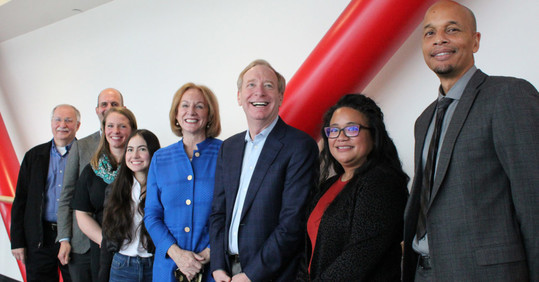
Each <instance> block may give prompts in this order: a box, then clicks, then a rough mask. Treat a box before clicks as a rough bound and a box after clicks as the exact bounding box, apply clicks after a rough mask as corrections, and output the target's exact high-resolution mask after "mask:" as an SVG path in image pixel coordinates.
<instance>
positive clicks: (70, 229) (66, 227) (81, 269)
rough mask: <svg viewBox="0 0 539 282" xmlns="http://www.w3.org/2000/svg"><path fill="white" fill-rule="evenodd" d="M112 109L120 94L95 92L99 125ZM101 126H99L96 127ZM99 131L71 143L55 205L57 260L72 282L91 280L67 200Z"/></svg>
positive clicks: (85, 245)
mask: <svg viewBox="0 0 539 282" xmlns="http://www.w3.org/2000/svg"><path fill="white" fill-rule="evenodd" d="M112 107H123V97H122V94H121V93H120V92H119V91H118V90H116V89H114V88H107V89H104V90H103V91H101V92H100V93H99V96H98V98H97V106H96V107H95V113H96V114H97V117H98V118H99V122H100V123H101V122H103V118H104V116H105V112H106V111H107V110H108V109H110V108H112ZM100 127H101V126H100ZM100 139H101V132H100V130H98V131H96V132H95V133H93V134H91V135H88V136H86V137H84V138H82V139H80V140H77V141H75V142H74V143H73V146H72V148H71V154H69V157H68V159H67V167H66V171H65V174H64V187H63V189H62V194H61V197H60V202H59V206H58V237H57V241H59V242H60V244H61V248H60V252H59V253H58V259H60V262H62V264H67V263H68V262H69V273H70V274H71V278H72V279H73V281H74V282H82V281H92V274H91V269H90V252H89V250H90V240H89V239H88V237H86V235H84V233H82V231H81V230H80V228H79V225H78V224H77V219H76V217H75V216H74V213H73V210H72V209H71V199H72V198H73V193H74V192H75V183H77V180H78V179H79V175H80V173H81V172H82V170H83V169H84V167H85V166H86V165H87V164H88V163H89V162H90V159H91V158H92V155H93V154H94V152H95V150H96V149H97V146H98V145H99V140H100Z"/></svg>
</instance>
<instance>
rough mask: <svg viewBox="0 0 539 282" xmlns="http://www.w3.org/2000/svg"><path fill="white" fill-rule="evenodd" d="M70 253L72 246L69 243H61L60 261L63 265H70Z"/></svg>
mask: <svg viewBox="0 0 539 282" xmlns="http://www.w3.org/2000/svg"><path fill="white" fill-rule="evenodd" d="M69 253H71V244H70V243H69V241H67V240H66V241H62V242H60V250H59V251H58V260H60V263H61V264H62V265H66V264H68V263H69Z"/></svg>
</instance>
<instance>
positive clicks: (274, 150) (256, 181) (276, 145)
mask: <svg viewBox="0 0 539 282" xmlns="http://www.w3.org/2000/svg"><path fill="white" fill-rule="evenodd" d="M285 133H286V124H285V123H284V122H283V121H282V120H281V118H280V117H279V120H278V121H277V124H276V125H275V127H274V128H273V130H272V131H271V132H270V134H269V135H268V139H266V142H265V143H264V148H262V152H261V153H260V157H259V158H258V161H257V162H256V167H255V171H254V172H253V176H252V178H251V183H249V189H248V190H247V195H246V196H245V202H244V204H243V211H242V213H241V219H240V221H241V220H243V217H244V216H245V215H246V214H247V212H248V211H249V209H250V208H251V205H252V204H253V201H254V199H255V196H256V194H257V192H258V190H260V188H261V186H262V183H263V182H264V178H265V177H266V175H267V172H268V170H269V168H270V167H271V165H272V164H273V162H274V161H275V159H276V158H277V155H278V154H279V151H280V150H281V148H282V147H283V144H282V143H281V141H280V140H281V139H282V138H283V137H284V135H285ZM238 185H239V183H238ZM238 185H236V187H237V186H238ZM236 189H237V188H236Z"/></svg>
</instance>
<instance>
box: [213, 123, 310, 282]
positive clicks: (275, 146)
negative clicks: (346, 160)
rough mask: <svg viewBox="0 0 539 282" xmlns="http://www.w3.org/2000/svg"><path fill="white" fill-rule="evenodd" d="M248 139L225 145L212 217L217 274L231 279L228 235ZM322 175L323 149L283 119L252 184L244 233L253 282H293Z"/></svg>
mask: <svg viewBox="0 0 539 282" xmlns="http://www.w3.org/2000/svg"><path fill="white" fill-rule="evenodd" d="M245 134H246V132H245V131H244V132H242V133H239V134H236V135H234V136H232V137H230V138H229V139H227V140H226V141H224V142H223V145H222V146H221V150H220V151H219V156H218V159H217V168H216V171H215V191H214V194H213V195H214V198H213V203H212V214H211V216H210V244H211V271H212V272H213V271H215V270H219V269H220V270H225V271H226V272H227V273H229V274H230V270H231V268H230V262H229V260H228V255H227V254H228V233H229V232H228V231H229V229H230V223H231V218H232V211H233V208H234V203H235V200H236V194H237V191H238V187H239V182H240V175H241V166H242V161H243V153H244V148H245ZM317 171H318V147H317V145H316V142H315V141H314V140H313V139H312V138H311V137H310V136H308V135H307V134H306V133H304V132H302V131H300V130H298V129H295V128H293V127H291V126H289V125H287V124H286V123H284V122H283V121H282V120H281V119H280V118H279V120H278V121H277V124H276V125H275V127H274V128H273V130H272V131H271V133H270V134H269V135H268V138H267V140H266V142H265V144H264V148H263V149H262V152H261V154H260V157H259V159H258V162H257V164H256V167H255V171H254V173H253V177H252V179H251V183H250V184H249V189H248V192H247V196H246V198H245V203H244V206H243V212H242V215H241V221H240V229H239V234H238V245H239V257H240V263H241V266H242V270H243V272H244V273H245V274H246V275H247V277H249V278H250V279H251V281H268V280H273V281H293V280H294V279H295V275H296V272H297V267H298V257H299V254H300V252H301V250H302V246H303V233H304V223H303V222H304V214H305V212H304V208H305V204H306V200H307V197H308V195H309V193H310V191H311V190H312V189H313V187H314V184H315V181H316V177H317Z"/></svg>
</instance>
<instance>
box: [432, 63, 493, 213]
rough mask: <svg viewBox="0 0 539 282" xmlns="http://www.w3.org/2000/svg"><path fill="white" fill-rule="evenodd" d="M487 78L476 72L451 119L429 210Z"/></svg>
mask: <svg viewBox="0 0 539 282" xmlns="http://www.w3.org/2000/svg"><path fill="white" fill-rule="evenodd" d="M486 78H487V75H486V74H484V73H483V72H482V71H480V70H477V71H476V73H475V74H474V75H473V76H472V78H471V79H470V81H469V82H468V85H467V86H466V88H465V89H464V92H463V93H462V97H461V98H460V101H459V104H458V105H457V108H456V109H455V112H454V113H453V117H452V118H451V122H450V123H449V126H448V128H447V132H446V134H445V137H444V141H443V143H442V145H441V148H440V151H439V152H438V154H439V159H438V168H437V169H436V175H435V177H434V184H433V187H432V194H431V197H430V203H429V208H430V205H432V202H433V200H434V198H435V197H436V194H437V193H438V191H439V190H440V186H441V184H442V182H443V180H444V178H445V175H446V173H447V169H448V167H449V163H450V161H451V155H452V154H453V148H454V147H455V142H456V140H457V137H458V135H459V133H460V131H461V129H462V126H463V125H464V122H465V121H466V118H467V117H468V114H469V113H470V109H471V108H472V105H473V103H474V101H475V98H476V97H477V93H479V86H480V85H481V84H482V83H483V82H484V81H485V79H486Z"/></svg>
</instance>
